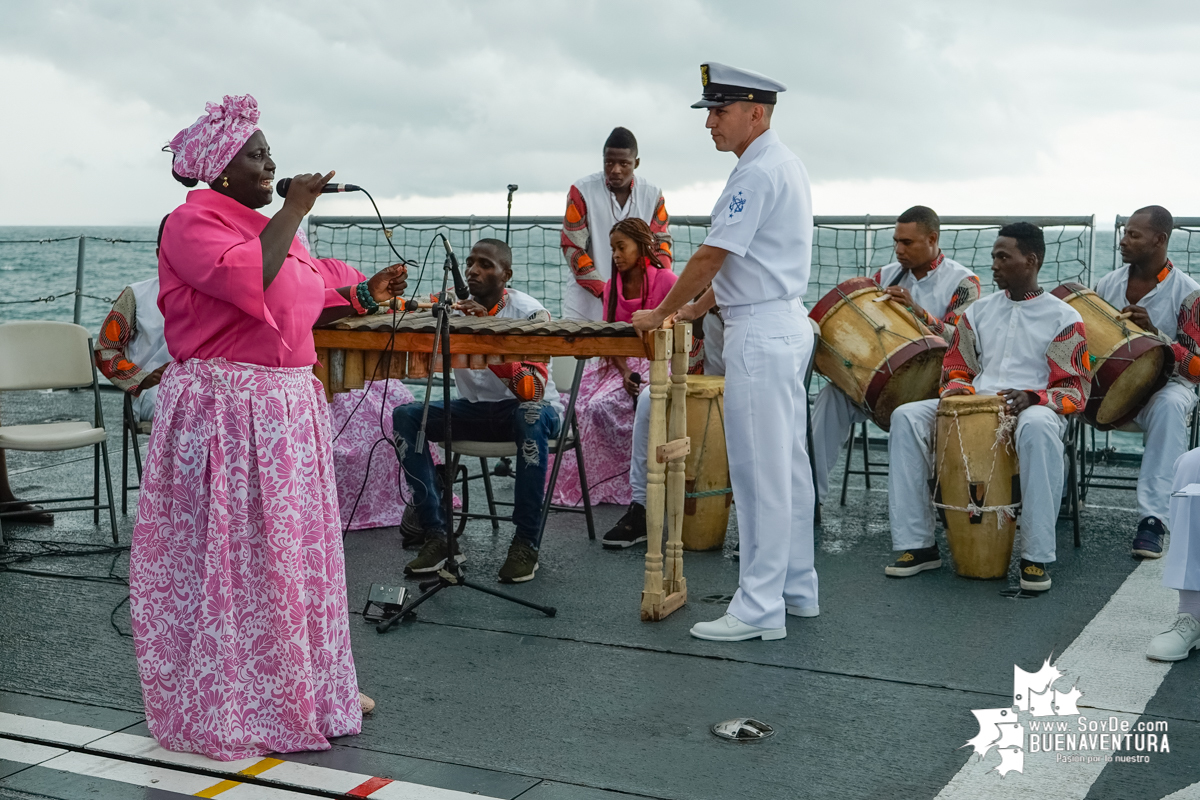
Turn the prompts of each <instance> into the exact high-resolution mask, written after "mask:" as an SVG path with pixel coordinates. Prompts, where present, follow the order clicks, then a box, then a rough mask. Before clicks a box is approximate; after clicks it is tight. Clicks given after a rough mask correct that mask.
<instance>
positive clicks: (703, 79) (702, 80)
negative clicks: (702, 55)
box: [700, 64, 708, 86]
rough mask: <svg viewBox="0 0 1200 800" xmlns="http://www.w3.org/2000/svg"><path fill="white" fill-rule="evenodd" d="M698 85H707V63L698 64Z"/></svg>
mask: <svg viewBox="0 0 1200 800" xmlns="http://www.w3.org/2000/svg"><path fill="white" fill-rule="evenodd" d="M700 85H701V86H708V64H701V65H700Z"/></svg>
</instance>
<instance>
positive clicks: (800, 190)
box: [633, 61, 818, 641]
mask: <svg viewBox="0 0 1200 800" xmlns="http://www.w3.org/2000/svg"><path fill="white" fill-rule="evenodd" d="M700 79H701V83H702V84H703V87H704V88H703V91H704V96H703V98H702V99H701V100H700V101H699V102H698V103H696V104H694V105H693V106H692V108H705V109H708V121H707V122H706V123H705V127H707V128H708V129H709V131H710V132H711V133H712V138H713V142H714V144H716V147H717V149H718V150H720V151H722V152H733V153H734V154H735V155H736V156H737V157H738V163H737V166H736V167H734V169H733V172H732V173H731V174H730V175H729V182H728V183H727V184H726V186H725V190H724V192H722V194H721V198H720V200H718V201H717V204H716V206H714V207H713V212H712V228H711V230H710V232H709V234H708V238H707V239H705V240H704V244H703V245H701V246H700V248H699V249H697V250H696V252H695V254H693V255H692V257H691V258H690V259H689V260H688V263H687V267H686V268H685V269H684V270H683V273H682V274H680V276H679V279H678V280H677V281H676V283H675V286H674V288H673V289H672V290H671V292H670V293H669V294H668V295H667V296H666V297H665V298H664V299H663V301H662V302H661V303H660V304H659V305H658V307H657V308H655V309H653V310H646V311H639V312H637V313H635V314H634V315H633V324H634V325H635V326H636V327H637V328H638V329H639V330H643V331H647V330H652V329H654V328H657V327H659V326H660V325H662V323H663V322H664V321H665V320H666V319H667V318H668V317H669V316H670V315H671V314H672V313H676V312H678V316H677V318H678V319H685V320H686V319H696V318H698V317H700V316H701V315H703V314H704V313H705V312H706V311H707V310H708V309H709V308H711V307H712V305H713V303H714V302H716V303H718V304H720V307H721V312H720V313H721V317H722V319H723V320H724V322H725V347H724V353H723V355H724V359H725V440H726V443H727V449H728V452H729V475H730V480H731V482H732V484H733V496H734V497H735V498H736V508H737V519H738V531H739V534H740V545H741V561H740V569H741V574H740V577H739V580H738V590H737V593H736V594H735V595H734V597H733V602H731V603H730V604H729V608H728V611H727V613H726V614H725V615H724V616H723V617H721V618H720V619H718V620H714V621H712V622H702V623H699V624H697V625H696V626H695V627H693V628H692V635H693V636H695V637H697V638H699V639H710V640H715V641H741V640H744V639H757V638H762V639H782V638H783V637H784V636H786V635H787V629H786V628H785V627H784V622H785V614H792V615H794V616H800V617H815V616H817V613H818V608H817V573H816V569H815V567H814V565H813V503H814V496H813V483H812V472H811V470H810V469H809V462H808V453H807V451H806V450H805V414H806V413H807V412H808V399H807V397H806V395H805V389H804V372H805V369H806V367H807V366H808V361H809V356H810V354H811V353H812V348H813V331H812V327H811V325H810V324H809V321H808V318H807V314H806V312H805V309H804V304H803V303H802V302H801V297H802V296H803V295H804V291H805V289H806V288H807V287H808V275H809V268H810V266H811V259H812V229H813V228H812V222H813V221H812V201H811V199H810V196H809V187H808V174H807V173H806V172H805V170H804V165H803V164H802V163H800V159H799V158H797V157H796V155H795V154H794V153H793V152H792V151H791V150H789V149H788V148H787V147H785V146H784V144H783V142H781V141H780V140H779V137H778V136H777V135H776V134H775V131H773V130H771V114H772V112H773V111H774V110H775V99H776V96H777V94H778V93H779V92H782V91H784V90H785V89H786V88H787V87H785V86H784V85H783V84H781V83H779V82H778V81H774V80H771V79H770V78H768V77H766V76H764V75H759V74H758V73H756V72H750V71H749V70H743V69H736V68H734V67H728V66H725V65H724V64H718V63H715V62H711V61H710V62H709V63H707V64H702V65H701V66H700ZM710 281H711V282H712V289H710V290H709V291H707V292H705V294H704V295H703V296H702V297H701V298H700V299H699V300H697V301H696V302H694V303H688V302H687V301H688V299H689V298H692V297H695V296H696V295H697V294H698V293H699V292H700V291H702V290H703V289H704V287H705V285H706V284H708V283H709V282H710ZM685 304H686V305H685Z"/></svg>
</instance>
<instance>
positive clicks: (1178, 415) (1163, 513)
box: [1096, 206, 1200, 558]
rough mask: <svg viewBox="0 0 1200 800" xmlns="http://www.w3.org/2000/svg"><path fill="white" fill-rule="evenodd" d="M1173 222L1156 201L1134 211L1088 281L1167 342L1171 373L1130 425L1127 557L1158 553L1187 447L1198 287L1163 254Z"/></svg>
mask: <svg viewBox="0 0 1200 800" xmlns="http://www.w3.org/2000/svg"><path fill="white" fill-rule="evenodd" d="M1173 226H1174V219H1173V218H1172V217H1171V212H1169V211H1167V210H1166V209H1165V208H1163V207H1162V206H1147V207H1146V208H1142V209H1138V210H1137V211H1136V212H1134V214H1133V216H1131V217H1130V218H1129V221H1128V222H1127V223H1126V225H1125V235H1124V236H1123V237H1122V238H1121V244H1120V247H1121V260H1122V261H1124V262H1125V263H1126V264H1127V265H1128V266H1124V267H1121V268H1120V269H1117V270H1114V271H1112V272H1110V273H1108V274H1107V275H1105V276H1104V277H1103V278H1101V279H1100V281H1099V282H1098V283H1097V284H1096V294H1098V295H1100V296H1101V297H1102V298H1104V300H1105V301H1106V302H1107V303H1109V305H1111V306H1113V308H1119V309H1121V311H1122V312H1123V313H1126V314H1129V320H1130V321H1131V322H1133V323H1135V324H1137V325H1140V326H1141V327H1143V328H1145V329H1146V330H1148V331H1150V332H1151V333H1157V334H1158V335H1159V336H1161V337H1162V338H1164V339H1166V340H1167V341H1169V342H1171V346H1172V349H1173V350H1174V351H1175V361H1176V363H1175V374H1174V376H1173V377H1172V379H1171V380H1170V381H1169V382H1168V383H1167V385H1166V386H1164V387H1163V388H1162V389H1159V390H1158V391H1157V392H1155V393H1154V394H1153V395H1151V396H1150V400H1149V402H1147V403H1146V405H1145V406H1144V407H1143V408H1142V410H1141V411H1139V412H1138V415H1137V416H1136V417H1135V418H1134V424H1135V425H1136V426H1137V428H1139V429H1141V430H1142V431H1143V432H1144V433H1143V436H1144V444H1145V448H1144V452H1143V454H1142V468H1141V472H1140V473H1139V474H1138V484H1137V504H1138V524H1137V533H1136V534H1135V536H1134V539H1133V555H1134V556H1138V557H1141V558H1162V553H1163V534H1165V533H1166V525H1167V523H1168V521H1169V519H1170V517H1169V515H1168V508H1167V506H1168V503H1169V501H1170V496H1171V479H1172V476H1173V474H1174V469H1175V462H1176V460H1178V459H1179V457H1180V456H1182V455H1183V454H1184V452H1186V451H1187V446H1188V431H1187V425H1188V415H1189V414H1190V413H1191V411H1192V406H1193V405H1195V403H1196V394H1195V392H1194V391H1193V389H1192V386H1191V384H1195V383H1200V284H1198V283H1196V281H1194V280H1192V278H1191V277H1189V276H1188V275H1187V274H1186V273H1185V272H1183V271H1182V270H1178V269H1175V266H1174V265H1173V264H1172V263H1171V261H1170V259H1168V258H1167V241H1168V240H1169V239H1170V238H1171V229H1172V227H1173Z"/></svg>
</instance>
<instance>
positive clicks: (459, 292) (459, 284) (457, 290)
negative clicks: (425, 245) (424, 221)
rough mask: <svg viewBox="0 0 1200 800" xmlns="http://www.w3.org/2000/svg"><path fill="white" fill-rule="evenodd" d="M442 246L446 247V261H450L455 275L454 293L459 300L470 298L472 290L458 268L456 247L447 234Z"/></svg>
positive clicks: (451, 269)
mask: <svg viewBox="0 0 1200 800" xmlns="http://www.w3.org/2000/svg"><path fill="white" fill-rule="evenodd" d="M442 247H445V248H446V261H448V262H449V263H450V271H451V273H452V274H453V275H454V294H455V295H456V296H457V297H458V299H459V300H469V299H470V298H471V290H470V289H468V288H467V282H466V281H464V280H463V276H462V272H461V271H459V269H458V258H456V257H455V255H454V248H452V247H451V246H450V242H449V241H447V240H446V237H445V236H443V237H442Z"/></svg>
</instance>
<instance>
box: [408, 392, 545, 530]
mask: <svg viewBox="0 0 1200 800" xmlns="http://www.w3.org/2000/svg"><path fill="white" fill-rule="evenodd" d="M450 414H451V422H452V423H453V425H452V433H453V435H454V438H455V439H473V440H475V441H479V442H515V443H516V445H517V457H516V459H515V460H516V462H517V485H516V489H515V491H514V497H513V502H514V504H515V505H514V508H513V515H512V521H513V524H514V525H516V527H517V533H516V538H517V539H520V540H521V541H523V542H524V543H525V544H527V545H529V546H530V547H532V548H533V549H534V550H537V549H538V546H539V545H540V544H541V542H540V539H541V536H540V532H539V530H538V527H539V525H540V523H541V516H542V500H543V498H544V497H545V495H546V466H547V464H546V462H547V461H548V460H549V454H548V450H549V448H548V442H549V440H550V439H553V438H556V437H557V436H558V435H559V431H560V429H561V427H562V413H561V412H560V411H559V410H558V408H557V407H556V406H552V405H550V404H549V403H540V402H539V403H524V402H521V401H520V400H503V401H501V402H498V403H472V402H470V401H468V400H462V399H459V400H451V401H450ZM445 419H446V414H445V411H444V408H443V405H442V403H440V402H437V403H430V404H429V424H428V426H427V427H426V430H425V439H426V440H427V441H429V442H433V443H435V444H440V443H441V441H442V437H443V435H444V434H445ZM392 426H393V429H394V430H395V432H396V446H397V447H398V448H399V450H400V461H401V463H402V464H403V465H404V474H405V476H406V477H407V479H408V485H409V488H411V489H412V503H413V504H414V505H415V506H416V508H417V516H418V517H419V518H420V520H421V524H422V525H423V526H424V527H425V528H426V529H427V530H428V529H437V530H444V529H445V527H446V524H445V522H446V521H445V510H444V509H443V508H442V502H441V499H442V498H441V492H440V491H439V490H438V486H437V483H436V481H435V480H434V472H433V458H432V457H431V456H430V455H429V448H428V447H425V448H422V449H421V452H417V446H416V442H417V432H418V431H419V430H420V428H421V404H420V403H409V404H408V405H404V406H400V407H398V408H397V409H396V410H395V411H394V412H393V414H392Z"/></svg>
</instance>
